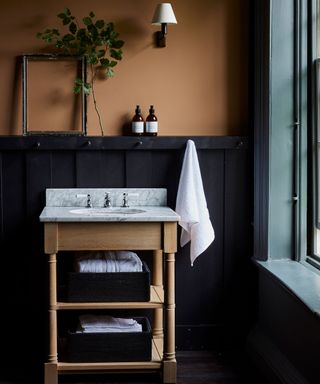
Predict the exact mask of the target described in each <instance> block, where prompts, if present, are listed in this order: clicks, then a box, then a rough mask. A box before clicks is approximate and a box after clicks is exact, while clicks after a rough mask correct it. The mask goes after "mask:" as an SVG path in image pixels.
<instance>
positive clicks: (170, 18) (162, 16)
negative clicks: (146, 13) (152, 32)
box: [152, 3, 177, 25]
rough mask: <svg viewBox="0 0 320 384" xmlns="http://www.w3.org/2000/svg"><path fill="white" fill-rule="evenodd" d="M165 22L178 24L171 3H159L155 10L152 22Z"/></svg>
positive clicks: (156, 23)
mask: <svg viewBox="0 0 320 384" xmlns="http://www.w3.org/2000/svg"><path fill="white" fill-rule="evenodd" d="M163 23H167V24H177V19H176V17H175V15H174V12H173V9H172V6H171V4H170V3H161V4H158V5H157V8H156V10H155V12H154V15H153V19H152V24H153V25H161V24H163Z"/></svg>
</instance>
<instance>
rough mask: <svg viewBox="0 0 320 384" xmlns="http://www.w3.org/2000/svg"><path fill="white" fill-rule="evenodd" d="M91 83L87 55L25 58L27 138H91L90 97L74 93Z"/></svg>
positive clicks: (23, 122)
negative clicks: (77, 84) (80, 84)
mask: <svg viewBox="0 0 320 384" xmlns="http://www.w3.org/2000/svg"><path fill="white" fill-rule="evenodd" d="M76 78H79V79H81V81H83V82H84V83H86V82H87V64H86V59H85V57H84V56H73V55H60V54H59V55H57V54H25V55H23V56H22V133H23V135H25V136H26V135H87V97H86V95H85V93H84V92H83V90H82V91H81V92H80V94H75V93H74V91H73V88H74V85H75V84H74V81H75V79H76Z"/></svg>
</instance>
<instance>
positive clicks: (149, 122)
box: [146, 105, 158, 136]
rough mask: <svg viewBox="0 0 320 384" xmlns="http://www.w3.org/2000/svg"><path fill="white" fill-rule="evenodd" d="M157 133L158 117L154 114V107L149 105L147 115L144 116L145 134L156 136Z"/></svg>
mask: <svg viewBox="0 0 320 384" xmlns="http://www.w3.org/2000/svg"><path fill="white" fill-rule="evenodd" d="M157 134H158V119H157V117H156V115H155V114H154V107H153V105H150V109H149V115H148V117H147V118H146V135H147V136H157Z"/></svg>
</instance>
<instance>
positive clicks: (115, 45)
mask: <svg viewBox="0 0 320 384" xmlns="http://www.w3.org/2000/svg"><path fill="white" fill-rule="evenodd" d="M123 45H124V41H123V40H116V41H113V42H112V44H111V46H112V48H117V49H119V48H122V47H123Z"/></svg>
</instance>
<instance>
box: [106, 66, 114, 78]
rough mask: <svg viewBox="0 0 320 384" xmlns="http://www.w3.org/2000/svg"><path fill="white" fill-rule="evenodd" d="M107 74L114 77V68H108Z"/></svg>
mask: <svg viewBox="0 0 320 384" xmlns="http://www.w3.org/2000/svg"><path fill="white" fill-rule="evenodd" d="M106 75H107V76H108V77H112V76H113V75H114V71H113V69H112V68H108V69H107V70H106Z"/></svg>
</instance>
